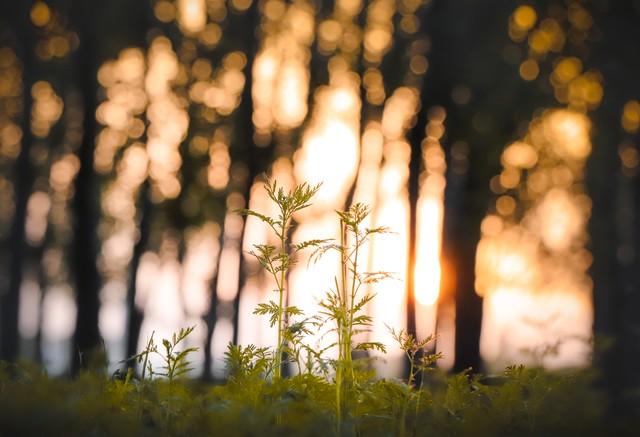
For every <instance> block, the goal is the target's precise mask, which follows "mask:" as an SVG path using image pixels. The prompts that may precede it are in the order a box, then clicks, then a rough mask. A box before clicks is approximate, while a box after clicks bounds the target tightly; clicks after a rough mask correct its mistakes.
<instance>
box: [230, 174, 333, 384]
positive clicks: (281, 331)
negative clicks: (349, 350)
mask: <svg viewBox="0 0 640 437" xmlns="http://www.w3.org/2000/svg"><path fill="white" fill-rule="evenodd" d="M319 189H320V185H314V186H310V185H308V184H306V183H303V184H301V185H298V186H296V187H295V188H294V189H293V190H292V191H285V190H284V189H283V188H282V187H279V186H278V184H277V182H276V181H267V182H266V184H265V190H266V191H267V194H268V196H269V198H270V199H271V200H272V201H273V202H274V203H275V204H276V206H277V209H278V215H277V216H276V217H269V216H267V215H264V214H261V213H259V212H257V211H253V210H251V209H241V210H238V212H239V213H241V214H243V215H247V216H253V217H256V218H258V219H259V220H261V221H262V222H263V223H265V224H266V225H267V226H269V228H271V230H273V232H274V233H275V234H276V236H277V238H278V241H279V247H275V246H272V245H269V244H256V245H254V246H253V247H254V248H253V250H251V251H250V252H249V254H250V255H252V256H253V257H255V258H256V259H257V260H258V262H259V263H260V265H261V266H262V267H263V268H264V269H265V270H266V271H267V272H268V273H269V274H270V275H271V276H272V277H273V279H274V281H275V283H276V292H277V293H278V301H277V302H275V301H269V302H268V303H266V304H265V303H262V304H260V305H258V307H257V308H256V309H255V311H254V314H258V315H267V316H269V323H270V325H271V327H273V326H276V327H277V331H278V341H277V344H276V350H275V353H274V354H273V358H272V359H273V364H272V367H273V376H274V377H275V378H280V376H281V372H282V357H283V354H286V353H287V352H289V351H288V350H287V349H288V348H289V347H290V345H291V341H292V340H295V339H296V337H292V336H291V335H288V334H289V333H290V330H289V328H288V326H287V325H288V322H289V317H290V316H301V315H303V313H302V311H301V310H299V309H298V308H296V307H286V306H285V305H284V302H285V300H286V294H287V273H288V272H289V269H290V268H291V266H292V265H293V264H294V263H295V258H294V255H295V254H296V253H297V252H299V251H301V250H303V249H306V248H308V247H317V246H319V245H320V244H322V243H324V242H325V241H324V240H309V241H305V242H302V243H299V244H296V245H294V246H293V247H290V246H291V244H290V242H289V231H290V229H291V222H292V219H293V214H294V213H296V212H298V211H300V210H302V209H304V208H306V207H308V206H310V203H309V202H310V201H311V198H312V197H313V196H314V195H315V194H316V193H317V192H318V190H319ZM298 323H301V322H298Z"/></svg>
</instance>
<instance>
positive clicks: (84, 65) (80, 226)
mask: <svg viewBox="0 0 640 437" xmlns="http://www.w3.org/2000/svg"><path fill="white" fill-rule="evenodd" d="M74 7H75V9H76V11H75V12H76V13H77V14H78V15H77V17H76V20H75V23H76V25H77V29H78V33H79V36H80V46H79V48H78V52H77V54H76V56H77V60H76V61H77V64H78V80H79V84H80V90H81V92H82V98H83V124H82V128H83V134H82V143H81V145H80V150H79V152H78V158H79V160H80V169H79V171H78V175H77V177H76V181H75V196H74V199H73V210H74V243H73V262H74V264H73V268H72V269H73V272H74V274H75V287H76V303H77V308H78V311H77V317H76V329H75V333H74V336H73V345H72V354H73V356H72V370H73V371H74V372H76V371H77V370H79V369H80V368H81V367H85V366H86V365H87V364H88V362H87V358H88V356H87V354H90V353H92V352H93V351H95V350H97V349H98V348H99V347H100V345H101V344H102V341H101V338H100V330H99V328H98V312H99V309H100V301H99V290H100V277H99V273H98V268H97V265H96V260H97V247H98V242H97V232H96V230H97V225H98V191H97V187H96V177H95V176H96V175H95V171H94V168H93V154H94V149H95V137H96V120H95V112H96V106H97V90H98V83H97V78H96V75H97V64H98V63H97V59H96V44H95V40H94V38H95V36H96V32H95V29H94V26H95V13H96V11H95V9H96V5H95V4H93V2H86V1H78V3H77V4H76V5H75V6H74Z"/></svg>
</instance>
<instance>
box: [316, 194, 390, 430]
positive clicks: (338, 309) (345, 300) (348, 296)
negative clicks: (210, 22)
mask: <svg viewBox="0 0 640 437" xmlns="http://www.w3.org/2000/svg"><path fill="white" fill-rule="evenodd" d="M369 213H370V208H369V207H368V206H366V205H364V204H362V203H356V204H355V205H353V206H352V207H351V208H349V209H348V210H347V211H343V212H340V211H338V212H337V214H338V217H339V219H340V242H339V243H338V244H336V243H330V244H327V243H325V244H321V245H320V246H319V247H318V248H317V249H316V251H315V252H314V254H313V258H316V259H317V258H318V257H320V256H322V255H323V254H324V253H326V252H328V251H332V250H333V251H337V252H338V254H339V256H340V276H339V277H335V278H334V288H332V289H330V290H329V291H328V292H327V294H326V298H325V299H324V300H323V301H322V302H321V303H320V306H321V308H322V309H321V311H320V313H321V315H322V316H324V317H325V318H326V319H327V320H329V321H331V322H333V326H334V328H333V330H334V332H335V333H336V334H337V338H338V339H337V343H336V346H337V347H338V359H337V360H336V362H335V371H336V373H335V384H336V418H337V432H338V434H339V433H340V429H341V426H342V425H341V422H342V416H343V411H344V404H345V392H346V390H348V389H349V388H350V386H351V385H352V383H353V381H354V380H355V375H354V366H353V359H352V354H353V351H354V350H362V351H367V350H372V349H377V350H380V351H382V352H386V350H385V347H384V345H383V344H382V343H379V342H375V341H366V342H359V343H354V337H355V336H356V335H357V334H360V333H364V332H367V331H369V329H370V326H371V325H372V322H373V320H372V318H371V317H370V316H369V315H367V314H366V313H365V312H364V310H365V309H366V306H367V304H368V303H369V302H371V300H372V299H373V298H374V297H375V293H372V292H370V291H369V290H368V288H369V285H371V284H375V283H377V282H380V281H382V280H384V279H387V278H389V277H391V276H392V275H391V273H389V272H385V271H377V272H362V271H361V266H360V263H361V256H362V249H363V246H364V245H365V244H366V243H367V242H368V241H369V240H370V239H371V237H372V236H373V235H376V234H382V233H387V232H389V231H388V229H387V228H385V227H377V228H367V227H365V226H364V222H365V219H366V218H367V216H368V215H369Z"/></svg>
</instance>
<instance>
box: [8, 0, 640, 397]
mask: <svg viewBox="0 0 640 437" xmlns="http://www.w3.org/2000/svg"><path fill="white" fill-rule="evenodd" d="M0 5H1V11H2V12H1V13H0V323H1V324H0V359H3V360H17V359H20V358H23V359H29V360H35V361H39V362H42V363H43V364H44V365H45V366H46V368H47V369H48V371H49V372H50V373H52V374H68V373H70V372H75V371H77V369H78V368H79V367H81V366H82V365H85V364H86V361H87V360H86V359H83V357H86V356H88V355H87V353H88V351H90V350H94V349H96V348H98V349H101V348H102V349H103V350H105V351H106V353H107V356H108V359H109V363H110V366H111V368H112V369H115V368H117V367H119V366H121V364H120V363H119V362H120V361H121V360H122V359H124V358H125V357H127V356H130V355H133V354H134V353H136V351H137V350H138V349H139V347H140V345H141V343H144V342H145V340H146V338H147V337H148V336H149V335H150V333H151V332H152V331H155V332H156V333H157V334H159V335H164V336H166V335H168V334H169V333H171V332H173V331H175V330H177V329H179V328H180V327H182V326H187V325H196V326H197V328H196V331H195V332H194V335H193V336H192V338H191V343H192V345H193V346H197V347H199V348H200V351H199V358H198V362H197V368H196V369H195V371H194V374H195V375H196V376H202V377H203V378H205V379H211V378H221V377H224V367H223V364H222V362H221V359H222V357H223V353H224V351H225V349H226V345H227V343H228V342H242V343H255V344H258V345H272V344H273V343H274V342H275V338H272V336H271V335H270V330H268V329H267V326H268V325H267V321H265V320H260V319H259V318H258V317H257V316H254V315H252V311H253V307H254V306H255V305H256V304H257V303H258V302H260V301H265V300H267V299H269V297H270V293H271V290H272V289H273V284H271V283H269V280H268V278H267V277H266V276H265V275H264V274H263V272H261V270H260V266H259V265H258V264H257V263H256V262H255V260H253V259H251V257H249V256H247V255H246V254H245V251H246V250H248V249H250V248H251V245H252V244H258V243H265V242H269V241H273V238H274V236H273V235H270V234H268V233H267V232H266V230H265V229H264V228H263V227H262V225H261V224H260V223H259V222H258V221H254V220H253V219H252V218H250V219H248V220H245V219H244V218H243V217H241V216H239V215H237V214H235V213H234V212H233V210H234V209H237V208H242V207H251V208H253V209H256V210H259V211H262V212H265V213H269V212H271V210H270V208H271V207H270V204H269V202H268V199H267V198H266V196H265V192H264V190H263V189H262V182H263V181H264V175H265V174H268V175H270V176H271V177H273V178H275V179H277V180H278V181H279V182H280V183H281V184H284V185H285V186H289V187H291V186H293V185H294V184H295V183H300V182H304V181H307V182H310V183H318V182H323V186H322V188H321V190H320V192H319V194H318V196H317V199H316V202H315V203H314V205H313V207H312V208H309V210H307V211H305V212H304V214H300V215H299V216H297V217H296V223H297V225H296V228H295V230H294V232H293V235H292V238H293V239H294V241H296V240H298V241H300V240H303V239H307V238H310V237H311V238H335V237H337V235H338V225H337V221H336V220H335V213H334V211H335V210H341V209H344V208H346V207H347V206H348V205H350V204H352V203H353V202H365V203H367V204H369V205H371V207H372V212H373V213H372V217H371V222H372V224H375V225H376V226H378V225H384V226H389V227H390V228H391V229H392V230H393V231H395V234H391V235H385V236H380V237H376V239H375V240H374V241H373V243H372V245H371V247H370V251H369V254H368V255H367V257H366V260H365V262H366V265H367V266H368V267H370V268H371V269H372V270H377V269H383V270H389V271H394V272H395V273H396V275H397V276H398V280H396V281H389V282H388V283H384V284H382V285H380V286H379V287H377V289H376V291H377V293H378V298H377V301H376V303H373V304H371V307H370V308H369V309H368V311H369V312H370V313H371V314H372V315H373V316H374V317H375V319H376V327H375V328H374V330H373V332H372V333H371V334H370V335H371V336H372V337H375V339H376V340H382V341H383V342H385V343H387V344H389V345H391V341H390V339H389V336H388V333H387V332H386V328H385V326H384V323H386V324H388V325H391V326H395V327H398V328H401V327H406V328H408V329H409V331H410V332H414V333H418V334H419V335H420V336H426V335H428V334H430V333H432V332H437V333H438V335H439V337H438V342H437V346H436V347H437V349H438V350H440V351H442V352H443V353H444V354H445V358H444V360H442V362H441V363H440V365H441V366H443V367H445V368H450V369H455V370H462V369H465V368H467V367H473V368H474V369H477V370H482V369H484V370H485V371H491V370H494V369H498V368H500V367H501V366H503V365H506V364H511V363H520V362H523V363H527V364H531V365H543V366H546V367H549V368H560V367H571V366H583V365H588V364H589V363H590V362H591V361H592V360H593V359H595V360H596V361H597V364H598V366H599V367H600V368H601V369H602V370H603V372H604V375H605V378H604V381H605V383H606V384H607V388H608V389H609V390H611V393H612V394H613V395H615V396H616V397H617V398H620V399H623V397H624V396H625V395H626V393H628V389H629V388H634V387H635V388H640V372H638V371H637V362H638V360H639V359H640V311H639V310H640V282H639V281H640V264H639V263H640V257H639V256H638V253H639V251H640V221H639V217H640V184H639V183H638V165H639V162H640V158H639V144H640V134H639V132H640V102H639V99H640V81H639V80H638V78H640V1H637V0H636V1H631V0H630V1H613V0H592V1H586V0H585V1H580V0H567V1H560V0H554V1H551V0H549V1H547V0H531V1H527V2H520V1H518V2H510V1H499V0H495V1H490V2H489V1H483V2H478V1H472V0H372V1H363V0H336V1H319V0H315V1H314V0H293V1H284V0H230V1H225V0H110V1H87V0H47V1H40V0H37V1H30V0H29V1H27V0H24V1H15V0H14V1H12V0H2V1H0ZM336 262H337V260H335V259H332V258H330V257H328V258H325V259H323V260H322V262H320V263H318V264H315V265H313V264H312V265H311V266H310V267H309V268H308V269H307V268H306V267H305V266H306V262H304V261H303V260H302V261H301V262H300V263H299V265H298V266H297V267H296V269H295V270H294V271H293V272H292V274H291V276H290V278H289V282H290V284H291V287H292V293H291V294H290V296H289V301H290V302H291V303H295V304H297V305H298V306H300V307H302V308H304V309H305V310H307V311H309V312H311V311H313V308H314V307H315V306H316V305H317V299H318V297H319V296H321V295H322V293H323V292H324V291H326V289H327V287H329V286H330V285H331V283H332V281H333V274H334V272H335V268H336ZM594 339H595V341H594ZM379 365H380V368H381V369H383V371H384V372H386V373H387V374H399V373H400V372H401V371H402V366H403V364H402V359H401V354H400V351H398V350H394V349H393V348H392V349H391V353H390V355H389V356H388V358H387V361H386V363H380V364H379Z"/></svg>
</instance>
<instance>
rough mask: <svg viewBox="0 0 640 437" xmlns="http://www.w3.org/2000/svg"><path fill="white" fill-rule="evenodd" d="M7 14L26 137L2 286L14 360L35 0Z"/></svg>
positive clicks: (6, 350) (7, 353)
mask: <svg viewBox="0 0 640 437" xmlns="http://www.w3.org/2000/svg"><path fill="white" fill-rule="evenodd" d="M3 6H4V7H3V8H2V9H3V12H4V13H6V15H5V17H10V19H11V20H12V22H11V23H9V24H10V25H11V24H15V27H13V28H12V30H13V31H14V35H15V37H16V40H17V41H18V43H17V45H18V55H19V56H20V59H21V60H22V120H21V123H20V128H21V130H22V141H21V149H20V154H19V155H18V158H17V162H16V166H15V178H16V179H15V197H14V198H15V210H14V215H13V223H12V226H11V237H10V240H9V248H10V250H11V261H10V272H9V284H8V288H7V289H4V290H0V293H2V294H0V311H1V313H0V321H1V323H2V325H0V336H1V337H0V359H2V360H7V361H13V360H15V359H16V358H17V356H18V352H19V335H18V308H19V306H20V286H21V284H22V276H23V268H24V256H25V221H26V213H27V201H28V199H29V194H30V192H31V185H32V183H33V175H32V170H31V165H30V153H31V142H32V135H31V123H30V120H31V105H32V97H31V85H32V84H33V82H34V79H33V68H34V59H33V50H34V47H33V35H32V29H33V26H32V25H31V23H30V22H29V10H30V6H31V2H29V1H26V0H25V1H23V2H15V3H12V4H10V6H9V5H4V4H3Z"/></svg>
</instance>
